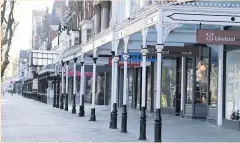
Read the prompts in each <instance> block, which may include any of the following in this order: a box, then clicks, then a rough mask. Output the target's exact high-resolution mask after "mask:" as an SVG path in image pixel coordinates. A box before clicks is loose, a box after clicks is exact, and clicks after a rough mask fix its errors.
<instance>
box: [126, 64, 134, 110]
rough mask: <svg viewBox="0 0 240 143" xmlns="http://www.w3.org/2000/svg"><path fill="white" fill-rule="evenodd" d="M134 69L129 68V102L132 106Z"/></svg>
mask: <svg viewBox="0 0 240 143" xmlns="http://www.w3.org/2000/svg"><path fill="white" fill-rule="evenodd" d="M132 79H133V69H132V68H129V70H128V84H127V85H128V86H127V88H128V90H127V91H128V104H129V106H130V107H131V106H132V104H133V103H132V98H133V80H132Z"/></svg>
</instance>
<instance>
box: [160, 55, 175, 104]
mask: <svg viewBox="0 0 240 143" xmlns="http://www.w3.org/2000/svg"><path fill="white" fill-rule="evenodd" d="M176 64H177V63H176V60H175V59H163V63H162V65H163V66H162V106H163V107H175V97H176V95H175V92H176Z"/></svg>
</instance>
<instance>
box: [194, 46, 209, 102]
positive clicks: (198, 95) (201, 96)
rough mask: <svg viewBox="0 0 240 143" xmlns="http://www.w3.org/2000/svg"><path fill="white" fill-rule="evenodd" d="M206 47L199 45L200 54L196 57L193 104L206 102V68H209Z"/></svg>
mask: <svg viewBox="0 0 240 143" xmlns="http://www.w3.org/2000/svg"><path fill="white" fill-rule="evenodd" d="M208 49H209V48H208V47H201V52H200V54H201V56H200V57H199V58H196V62H197V69H196V70H197V71H196V89H195V104H207V96H208V70H209V67H208V65H209V60H208V57H209V51H208Z"/></svg>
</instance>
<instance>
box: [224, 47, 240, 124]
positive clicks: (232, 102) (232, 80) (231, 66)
mask: <svg viewBox="0 0 240 143" xmlns="http://www.w3.org/2000/svg"><path fill="white" fill-rule="evenodd" d="M226 56H227V57H226V79H225V81H226V87H225V88H226V90H225V96H226V98H225V99H226V100H225V118H226V119H228V120H237V119H236V118H234V117H233V116H232V114H235V113H237V112H239V109H240V94H239V93H240V50H232V51H227V54H226Z"/></svg>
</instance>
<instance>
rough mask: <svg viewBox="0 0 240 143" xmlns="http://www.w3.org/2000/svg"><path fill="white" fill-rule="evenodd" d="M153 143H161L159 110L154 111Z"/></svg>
mask: <svg viewBox="0 0 240 143" xmlns="http://www.w3.org/2000/svg"><path fill="white" fill-rule="evenodd" d="M154 142H162V117H161V109H156V119H155V124H154Z"/></svg>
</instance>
